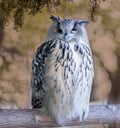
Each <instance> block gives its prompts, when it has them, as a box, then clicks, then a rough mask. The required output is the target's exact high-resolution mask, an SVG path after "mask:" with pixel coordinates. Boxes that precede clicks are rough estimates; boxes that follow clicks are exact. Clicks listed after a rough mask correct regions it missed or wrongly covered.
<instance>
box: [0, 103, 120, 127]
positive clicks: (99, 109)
mask: <svg viewBox="0 0 120 128" xmlns="http://www.w3.org/2000/svg"><path fill="white" fill-rule="evenodd" d="M118 122H120V105H95V106H90V112H89V116H88V118H87V119H86V120H84V121H82V122H79V120H77V119H76V120H72V121H70V122H66V124H65V125H67V126H73V125H81V124H98V123H108V124H110V123H118ZM40 126H42V127H46V126H50V127H51V126H52V127H54V126H59V125H57V124H56V123H55V121H53V120H52V119H51V118H50V117H49V116H46V115H43V114H41V112H40V110H33V109H7V110H6V109H1V110H0V128H36V127H40Z"/></svg>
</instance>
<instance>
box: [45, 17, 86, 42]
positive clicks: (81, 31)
mask: <svg viewBox="0 0 120 128" xmlns="http://www.w3.org/2000/svg"><path fill="white" fill-rule="evenodd" d="M50 18H51V20H52V25H51V27H50V29H49V32H48V36H47V40H52V39H61V40H65V41H70V40H73V39H75V40H80V38H81V37H82V38H83V36H85V35H86V34H87V33H86V30H85V25H86V24H87V23H88V21H87V20H74V19H60V18H59V17H55V16H51V17H50Z"/></svg>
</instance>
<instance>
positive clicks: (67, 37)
mask: <svg viewBox="0 0 120 128" xmlns="http://www.w3.org/2000/svg"><path fill="white" fill-rule="evenodd" d="M64 39H65V40H66V41H67V40H68V39H69V36H68V33H65V34H64Z"/></svg>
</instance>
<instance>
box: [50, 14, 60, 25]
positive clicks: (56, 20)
mask: <svg viewBox="0 0 120 128" xmlns="http://www.w3.org/2000/svg"><path fill="white" fill-rule="evenodd" d="M50 19H51V20H52V21H53V22H57V23H58V22H59V21H60V18H59V17H56V16H53V15H51V16H50Z"/></svg>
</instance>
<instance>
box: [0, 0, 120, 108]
mask: <svg viewBox="0 0 120 128" xmlns="http://www.w3.org/2000/svg"><path fill="white" fill-rule="evenodd" d="M0 2H1V1H0ZM119 5H120V0H116V1H113V0H109V1H107V0H106V1H104V2H101V5H100V14H99V16H98V17H97V19H96V21H95V22H93V21H91V20H90V16H89V11H88V10H89V5H88V0H84V1H82V0H73V2H62V3H61V7H60V8H57V11H56V10H55V9H49V8H46V7H43V8H42V10H41V11H42V13H38V14H36V15H34V16H29V15H25V16H24V24H23V26H22V28H20V29H19V30H16V29H14V27H15V26H14V22H13V18H12V17H11V18H10V20H9V22H7V23H6V25H5V26H4V27H3V24H2V22H1V23H0V108H28V104H29V87H30V79H31V61H32V58H33V55H34V53H35V51H36V49H37V48H38V47H39V45H41V43H42V42H44V39H45V37H46V33H47V31H48V28H49V26H50V24H51V21H50V19H49V17H50V15H51V14H53V15H56V16H60V17H63V18H75V19H89V20H90V23H89V24H88V25H87V30H88V35H89V40H90V45H91V48H92V51H93V56H94V66H95V79H94V83H93V89H92V95H91V101H94V102H95V104H107V103H120V7H119ZM18 20H19V19H18Z"/></svg>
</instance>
